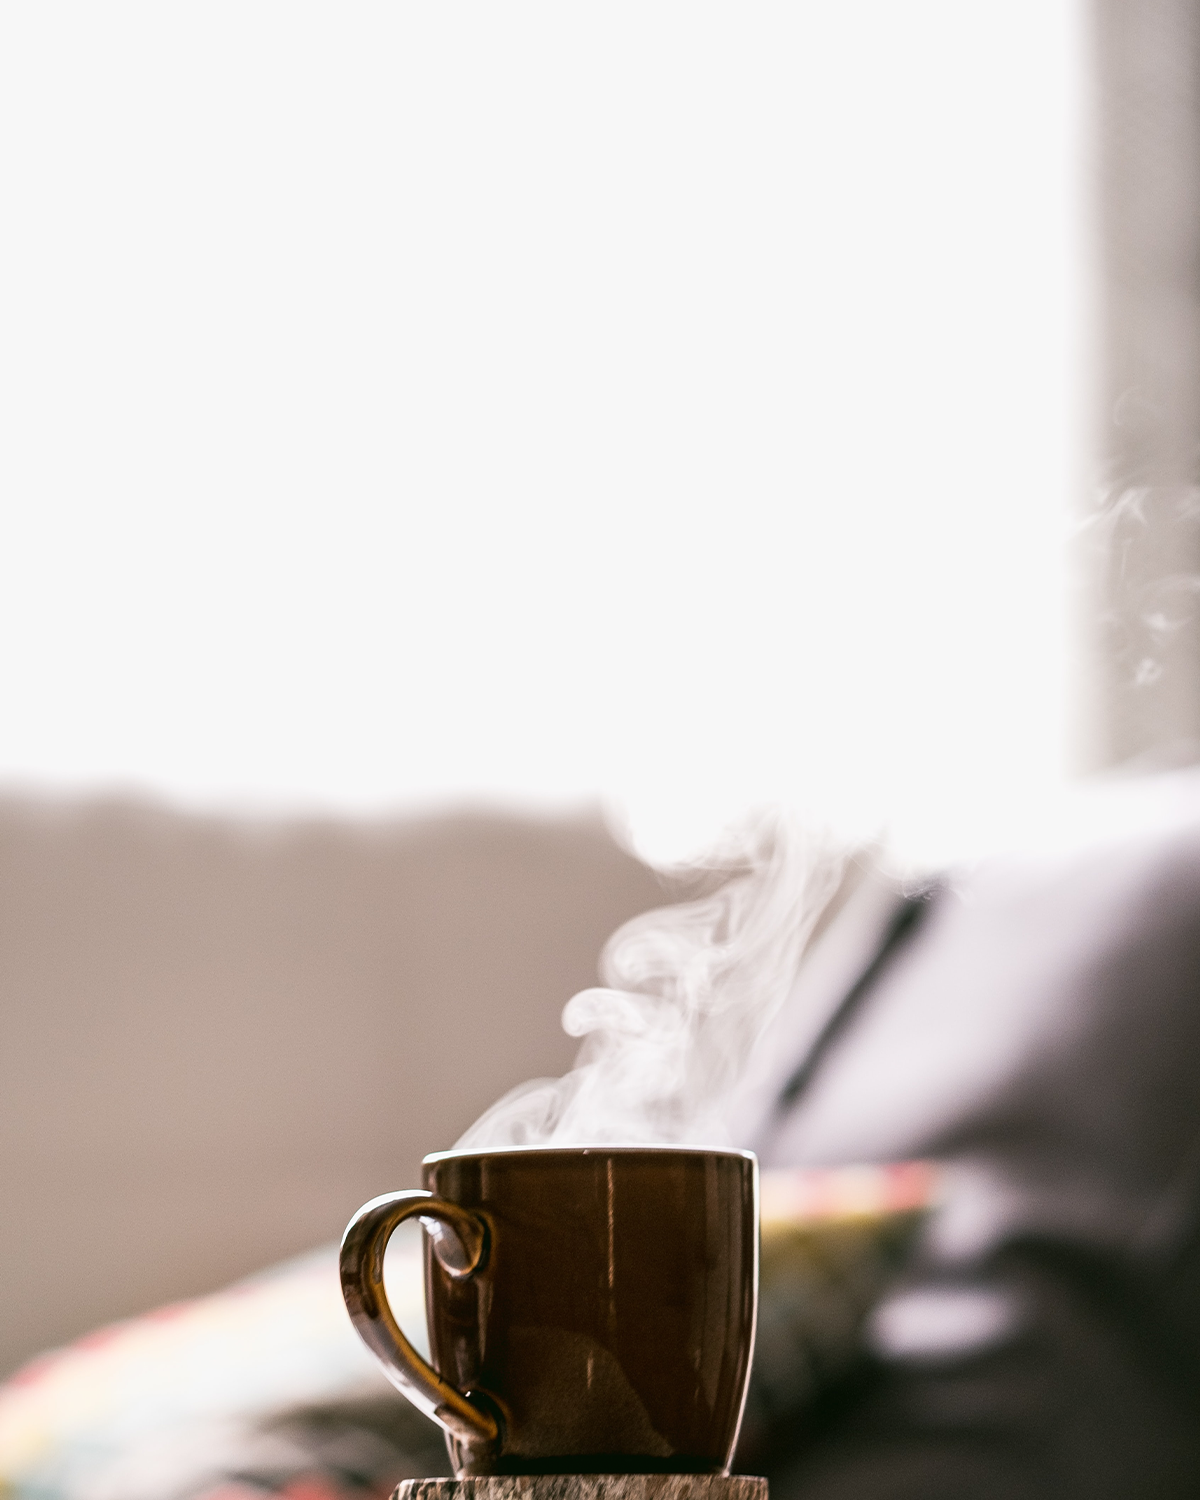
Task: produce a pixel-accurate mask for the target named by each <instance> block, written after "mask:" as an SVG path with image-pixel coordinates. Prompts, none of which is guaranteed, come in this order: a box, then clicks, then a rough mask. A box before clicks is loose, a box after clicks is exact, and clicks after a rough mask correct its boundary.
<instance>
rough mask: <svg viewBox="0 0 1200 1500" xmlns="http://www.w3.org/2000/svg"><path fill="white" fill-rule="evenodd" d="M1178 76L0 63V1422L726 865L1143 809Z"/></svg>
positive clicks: (267, 1234)
mask: <svg viewBox="0 0 1200 1500" xmlns="http://www.w3.org/2000/svg"><path fill="white" fill-rule="evenodd" d="M1195 33H1196V22H1195V20H1194V18H1193V17H1192V15H1191V13H1190V7H1188V6H1186V5H1184V4H1182V3H1180V0H1170V3H1168V0H1144V3H1141V4H1139V5H1137V6H1133V5H1129V4H1119V3H1116V0H1090V3H1086V0H1053V3H1047V0H1005V3H1003V4H1001V3H999V0H978V3H975V4H972V5H970V6H963V5H961V4H959V3H952V0H919V3H915V4H909V5H905V6H903V7H898V6H895V5H894V4H890V3H886V0H851V3H843V4H839V5H837V6H831V5H826V4H818V3H816V0H804V3H794V0H793V3H789V4H786V5H785V4H775V3H764V4H761V5H754V6H742V7H737V8H731V7H728V6H718V5H715V4H709V3H705V0H701V3H696V0H689V3H687V4H686V5H684V4H676V3H666V0H664V3H655V4H651V5H646V4H645V3H643V0H638V3H637V4H633V3H625V0H614V3H608V4H605V5H603V6H596V7H566V8H564V7H561V6H558V5H552V4H549V3H537V0H513V3H506V4H504V5H502V6H498V5H495V4H488V5H485V4H482V3H473V0H468V3H464V4H459V5H456V6H453V7H429V6H416V5H399V6H397V5H390V4H389V5H383V4H376V3H370V0H366V3H362V4H358V5H355V6H352V7H345V6H337V7H335V6H332V5H330V4H327V3H294V0H292V3H289V4H287V5H283V4H281V3H273V0H252V3H249V4H247V3H245V0H239V3H238V4H236V5H235V4H232V3H225V0H214V3H210V4H206V5H204V6H195V5H183V6H169V7H162V6H156V5H150V4H144V3H127V0H114V3H111V4H108V5H105V6H103V7H96V6H89V5H83V4H78V3H60V0H49V3H46V4H42V5H39V6H36V7H30V6H24V7H8V8H7V9H6V10H5V11H4V12H3V15H2V16H0V196H2V201H3V202H4V204H5V220H6V228H5V232H4V235H3V237H2V238H0V272H2V274H0V432H2V442H0V507H2V512H0V788H2V791H0V881H2V888H3V891H4V898H3V901H2V902H0V1028H2V1031H3V1038H4V1042H3V1048H2V1049H0V1167H2V1171H3V1180H4V1183H5V1189H4V1191H5V1204H6V1206H5V1211H4V1213H3V1215H0V1285H2V1286H4V1287H5V1289H6V1290H5V1293H4V1294H3V1295H4V1304H5V1305H4V1317H3V1320H2V1326H0V1374H3V1373H7V1372H8V1371H9V1370H11V1369H12V1368H14V1367H15V1366H16V1365H17V1364H18V1363H19V1361H20V1360H21V1359H23V1358H25V1357H27V1356H28V1355H30V1354H32V1353H34V1352H35V1351H36V1350H37V1349H39V1348H42V1347H44V1346H45V1345H47V1344H49V1343H52V1342H55V1341H59V1340H61V1339H64V1338H67V1337H70V1336H72V1335H75V1334H78V1333H80V1332H82V1331H83V1330H85V1329H86V1328H88V1327H91V1326H92V1325H94V1324H95V1323H97V1322H99V1321H101V1320H103V1319H106V1318H112V1317H116V1316H121V1315H126V1314H129V1313H132V1312H136V1311H138V1310H140V1309H141V1308H143V1307H146V1306H148V1305H151V1304H152V1303H153V1302H155V1301H161V1300H164V1299H167V1298H171V1297H179V1296H185V1295H191V1294H194V1293H197V1292H201V1291H205V1290H208V1289H211V1288H213V1287H216V1286H219V1285H220V1284H222V1282H224V1281H226V1280H228V1279H229V1278H230V1277H232V1276H234V1275H238V1274H242V1273H244V1272H246V1271H249V1270H252V1269H254V1268H255V1267H257V1266H260V1265H263V1264H265V1263H267V1262H268V1261H270V1260H272V1259H275V1258H278V1257H279V1256H281V1255H284V1254H288V1253H293V1252H296V1251H299V1250H303V1249H305V1248H306V1247H308V1246H310V1245H313V1244H317V1243H321V1242H323V1241H326V1240H329V1239H331V1238H333V1237H335V1236H336V1234H337V1233H338V1232H339V1231H340V1229H341V1227H342V1224H343V1223H344V1221H345V1219H346V1217H347V1216H348V1215H349V1213H350V1212H351V1211H352V1210H353V1209H354V1208H355V1207H356V1206H357V1204H358V1203H359V1202H360V1201H361V1200H362V1199H363V1198H365V1197H367V1196H369V1195H371V1194H373V1193H376V1192H381V1191H384V1190H386V1189H389V1188H392V1187H395V1186H399V1185H401V1183H402V1182H407V1181H410V1180H412V1174H413V1173H414V1172H415V1171H416V1163H417V1160H418V1159H419V1157H420V1155H421V1154H422V1152H423V1151H424V1150H427V1149H432V1148H437V1147H443V1146H446V1145H449V1144H450V1143H451V1142H452V1140H453V1139H454V1137H455V1136H456V1135H457V1134H458V1133H459V1132H460V1131H461V1130H462V1129H463V1128H465V1126H466V1125H467V1124H469V1123H470V1120H471V1119H472V1118H473V1117H474V1116H475V1115H476V1114H477V1113H478V1112H479V1110H480V1109H481V1108H482V1107H483V1106H484V1105H485V1104H487V1103H488V1102H489V1101H490V1100H491V1099H492V1098H493V1097H495V1095H496V1094H497V1093H499V1092H500V1091H501V1090H502V1089H503V1088H506V1087H508V1086H510V1085H512V1084H514V1083H516V1082H518V1081H519V1080H520V1079H522V1078H524V1077H526V1076H529V1075H530V1074H534V1073H538V1072H559V1071H562V1069H563V1068H565V1067H566V1066H567V1065H568V1064H569V1060H570V1056H571V1051H572V1049H573V1044H572V1043H570V1042H569V1041H568V1039H567V1038H565V1037H562V1036H561V1034H560V1033H559V1032H558V1030H557V1016H558V1011H559V1008H560V1007H561V1005H562V1002H563V1001H564V1000H565V999H566V998H567V997H568V996H569V994H570V993H571V992H572V991H573V990H574V989H577V988H580V987H581V986H583V985H585V984H587V983H588V982H589V981H590V979H591V978H592V976H593V974H594V968H595V959H596V953H597V952H598V950H599V947H600V944H601V942H602V941H603V939H604V937H605V936H606V935H607V933H608V932H610V931H611V930H612V928H613V927H614V926H616V925H617V923H619V922H620V921H622V920H623V919H624V918H625V917H627V916H629V915H632V914H633V913H634V912H637V911H639V910H643V909H645V908H647V907H649V906H651V905H653V904H655V903H656V902H658V901H660V900H662V899H663V888H662V886H661V884H660V883H659V882H658V881H657V880H656V878H655V875H654V873H653V870H652V869H651V868H650V867H649V866H650V865H653V864H655V863H661V862H663V861H670V860H673V859H676V858H679V857H682V856H684V855H686V854H688V853H689V852H691V851H693V850H694V849H696V848H697V847H698V846H699V845H700V844H701V843H702V842H703V841H704V839H705V838H706V837H708V836H709V835H710V834H711V833H712V831H713V830H714V829H715V828H717V827H718V826H720V824H721V823H722V822H723V821H724V820H725V819H726V818H727V817H729V816H730V815H731V814H733V813H736V812H737V811H738V810H739V809H741V808H744V807H747V806H750V805H753V804H755V803H759V802H761V801H763V800H765V799H780V800H783V801H786V802H788V803H791V804H794V805H797V806H799V807H800V808H802V809H803V810H804V811H805V812H806V813H807V814H808V815H810V816H812V817H813V818H815V819H818V820H822V821H826V822H828V823H830V824H832V825H833V826H834V827H835V828H837V829H839V830H841V831H844V832H846V833H848V834H851V835H854V836H864V835H870V834H880V835H882V836H884V837H886V838H887V839H888V840H890V842H891V844H892V846H893V847H894V848H895V849H897V850H898V851H899V853H900V855H901V856H902V858H903V859H905V860H906V861H908V862H910V863H911V864H914V865H926V866H927V865H930V864H933V863H936V862H938V861H940V860H943V859H946V858H950V857H954V856H957V855H961V854H962V853H964V852H969V851H970V850H973V849H975V848H979V847H984V846H987V845H988V844H989V843H990V842H993V841H994V840H995V839H997V838H1000V837H1003V836H1006V835H1007V833H1008V832H1009V831H1010V830H1011V828H1012V827H1013V826H1015V825H1016V824H1018V823H1021V822H1028V821H1029V820H1030V814H1031V810H1033V809H1036V808H1039V807H1041V806H1042V805H1043V804H1044V802H1045V800H1046V799H1048V798H1052V797H1053V796H1054V795H1056V793H1057V791H1058V790H1059V789H1060V788H1061V787H1062V786H1063V785H1064V784H1065V783H1066V781H1067V780H1068V779H1069V778H1070V777H1072V776H1074V775H1077V774H1078V773H1080V772H1081V771H1090V770H1097V769H1102V768H1105V767H1109V766H1113V765H1116V764H1118V763H1122V764H1124V763H1129V762H1131V761H1137V762H1138V763H1140V764H1144V765H1149V764H1166V763H1179V762H1180V761H1186V760H1190V759H1192V758H1194V755H1193V745H1194V741H1195V739H1196V737H1197V736H1198V735H1200V693H1198V692H1197V691H1196V684H1197V662H1198V660H1200V649H1198V643H1197V640H1196V630H1197V626H1196V624H1195V621H1194V618H1193V616H1194V609H1193V606H1194V599H1195V595H1196V588H1197V585H1196V578H1197V576H1198V575H1197V572H1196V571H1195V563H1194V557H1193V554H1194V553H1195V551H1196V547H1197V543H1198V542H1200V537H1198V536H1197V527H1198V526H1200V500H1198V499H1197V493H1198V492H1197V491H1196V490H1195V488H1194V486H1195V484H1196V481H1197V475H1196V473H1195V472H1194V471H1195V468H1196V461H1197V442H1196V436H1197V434H1196V425H1197V415H1196V413H1197V410H1198V409H1200V406H1198V403H1197V401H1196V399H1195V397H1196V394H1197V391H1196V387H1197V384H1198V383H1200V317H1198V315H1197V287H1198V286H1200V280H1198V278H1197V276H1196V251H1197V232H1196V201H1195V200H1196V194H1197V192H1198V191H1200V188H1198V187H1197V182H1200V178H1197V177H1196V174H1195V173H1194V172H1193V171H1192V167H1191V164H1192V162H1193V160H1194V153H1195V137H1196V134H1197V131H1198V130H1200V124H1198V123H1197V122H1198V120H1200V103H1198V101H1200V93H1198V90H1197V77H1196V72H1197V55H1198V52H1197V46H1196V35H1195ZM50 1288H53V1295H50V1291H49V1289H50Z"/></svg>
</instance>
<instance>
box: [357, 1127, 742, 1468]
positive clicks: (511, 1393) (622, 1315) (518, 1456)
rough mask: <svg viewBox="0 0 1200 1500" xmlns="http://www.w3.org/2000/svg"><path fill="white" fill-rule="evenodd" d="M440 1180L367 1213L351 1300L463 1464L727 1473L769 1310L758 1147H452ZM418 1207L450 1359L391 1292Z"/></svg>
mask: <svg viewBox="0 0 1200 1500" xmlns="http://www.w3.org/2000/svg"><path fill="white" fill-rule="evenodd" d="M423 1177H424V1181H425V1190H424V1191H422V1192H417V1191H412V1192H401V1193H389V1194H387V1195H386V1196H384V1197H382V1198H375V1199H373V1200H372V1201H371V1202H370V1203H368V1204H366V1205H365V1206H364V1207H363V1208H361V1209H360V1210H359V1211H358V1213H357V1214H356V1215H355V1216H354V1218H353V1219H352V1220H351V1222H350V1226H349V1228H348V1229H347V1230H346V1235H345V1239H344V1240H343V1242H342V1291H343V1293H344V1295H345V1298H346V1306H347V1307H348V1308H349V1310H350V1316H351V1318H352V1319H353V1321H354V1325H355V1327H356V1328H357V1329H358V1332H359V1334H360V1335H361V1336H362V1338H363V1340H364V1342H365V1343H366V1345H367V1347H368V1348H369V1349H370V1350H371V1351H372V1353H373V1354H374V1355H375V1357H376V1358H377V1359H378V1360H379V1362H380V1364H381V1365H382V1366H383V1370H384V1373H385V1374H386V1375H387V1377H388V1379H389V1380H391V1382H392V1383H393V1385H395V1386H397V1387H398V1388H399V1389H400V1390H401V1391H403V1392H404V1394H405V1395H406V1396H407V1397H408V1398H409V1400H410V1401H412V1402H413V1403H414V1404H415V1405H416V1406H418V1407H419V1408H420V1409H421V1410H422V1411H424V1412H425V1413H427V1414H428V1415H429V1416H431V1417H432V1418H433V1419H434V1420H435V1421H436V1422H439V1423H440V1424H441V1425H442V1427H444V1428H445V1430H446V1434H447V1442H448V1445H449V1448H450V1456H451V1460H452V1462H453V1464H454V1469H455V1473H457V1474H459V1475H464V1474H545V1473H576V1474H578V1473H702V1474H723V1473H727V1472H728V1470H729V1462H730V1458H731V1457H732V1454H733V1446H734V1443H735V1441H736V1439H737V1433H738V1426H739V1424H740V1422H741V1417H742V1407H743V1405H744V1403H745V1395H746V1382H747V1379H748V1376H749V1373H750V1357H751V1354H752V1351H753V1344H754V1320H755V1312H756V1307H757V1301H758V1171H757V1163H756V1162H755V1159H754V1157H753V1156H752V1155H751V1154H750V1153H749V1152H743V1151H708V1150H697V1149H692V1148H690V1147H671V1146H663V1147H657V1146H655V1147H649V1146H647V1147H643V1146H578V1147H553V1146H551V1147H518V1148H514V1149H512V1150H507V1151H446V1152H439V1153H438V1154H436V1155H433V1156H427V1157H426V1158H425V1162H424V1171H423ZM414 1216H415V1217H417V1218H420V1220H421V1221H422V1223H423V1225H424V1227H425V1229H426V1231H427V1237H426V1246H425V1307H426V1316H427V1319H428V1324H429V1343H430V1349H431V1351H432V1361H433V1362H432V1364H429V1363H427V1362H426V1361H425V1360H424V1359H422V1358H421V1356H420V1355H419V1354H418V1353H417V1352H416V1350H415V1349H414V1348H413V1347H412V1345H411V1344H410V1343H409V1342H408V1340H407V1339H406V1338H405V1337H404V1335H403V1333H401V1331H400V1329H399V1327H398V1325H397V1323H396V1320H395V1318H394V1317H393V1316H392V1312H391V1309H390V1308H389V1306H388V1302H387V1297H386V1295H385V1293H384V1288H383V1253H384V1249H385V1247H386V1245H387V1242H388V1239H389V1237H390V1235H391V1233H392V1231H393V1230H394V1229H395V1227H396V1226H397V1225H398V1224H399V1223H400V1222H401V1221H402V1220H404V1219H408V1218H412V1217H414Z"/></svg>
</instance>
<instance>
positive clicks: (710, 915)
mask: <svg viewBox="0 0 1200 1500" xmlns="http://www.w3.org/2000/svg"><path fill="white" fill-rule="evenodd" d="M845 861H846V853H845V851H844V849H843V850H839V849H838V848H837V847H836V846H835V843H834V841H833V840H832V839H831V838H830V837H828V836H826V835H821V834H816V833H814V832H813V831H812V830H809V829H806V828H804V827H803V826H802V825H800V824H799V823H798V822H797V821H796V820H795V819H794V818H792V817H790V816H789V815H787V814H785V813H783V812H780V811H771V812H767V813H759V814H756V815H755V816H754V817H752V818H750V819H748V820H747V821H746V822H745V823H743V824H742V825H740V826H739V827H738V828H736V829H735V830H732V831H731V832H730V833H729V834H727V835H726V837H725V838H724V839H723V840H722V841H721V843H720V844H719V845H718V846H717V847H716V848H715V849H713V850H712V851H711V853H710V854H709V855H708V856H707V857H706V858H705V859H704V860H703V861H701V862H700V863H699V864H698V865H697V866H694V867H691V868H690V869H689V870H688V871H687V872H686V873H687V875H688V876H690V878H691V879H693V880H695V881H696V882H697V883H699V884H700V885H701V886H702V888H703V894H701V895H700V896H699V897H698V898H696V899H694V900H691V901H687V902H683V903H680V904H678V905H674V906H667V907H664V908H662V909H661V910H657V911H652V912H647V913H645V914H644V915H642V916H638V917H634V918H633V920H632V921H630V922H627V923H626V924H625V925H624V926H623V927H621V928H619V929H618V930H617V931H616V932H615V933H614V934H613V936H612V937H611V938H610V939H609V941H608V943H607V944H606V946H605V949H604V952H603V954H602V956H601V961H600V976H601V978H602V980H603V981H604V987H603V988H598V989H588V990H583V991H581V992H580V993H579V994H578V995H576V996H575V997H574V998H573V999H572V1000H570V1001H568V1002H567V1005H566V1007H565V1008H564V1010H563V1029H564V1030H565V1031H566V1032H567V1033H568V1035H570V1036H578V1037H582V1038H583V1043H582V1046H581V1047H580V1049H579V1052H578V1054H577V1056H576V1060H575V1066H574V1067H573V1069H572V1070H571V1072H570V1073H568V1074H566V1075H565V1076H564V1077H562V1078H536V1079H533V1080H531V1081H530V1082H528V1083H524V1084H521V1085H520V1086H519V1087H518V1088H515V1089H513V1090H511V1091H510V1092H509V1093H507V1094H505V1095H504V1097H503V1098H502V1099H500V1100H499V1101H498V1102H497V1103H496V1104H494V1105H492V1107H491V1108H490V1109H489V1110H487V1111H486V1112H485V1113H484V1114H483V1115H482V1116H481V1117H480V1118H479V1119H478V1120H477V1121H476V1122H475V1124H474V1125H472V1126H471V1128H470V1129H469V1130H468V1131H467V1132H466V1134H465V1135H463V1136H462V1138H461V1139H460V1140H459V1141H458V1143H457V1144H458V1146H459V1147H466V1148H472V1149H502V1148H504V1147H507V1146H532V1145H564V1146H565V1145H582V1144H587V1143H597V1144H600V1143H610V1144H616V1143H625V1144H635V1143H645V1144H661V1145H670V1144H693V1145H709V1146H721V1145H728V1144H736V1143H733V1142H731V1141H730V1140H729V1127H728V1115H729V1108H730V1105H731V1103H732V1102H733V1099H734V1096H735V1092H736V1089H737V1086H738V1082H739V1080H740V1078H741V1076H742V1073H743V1070H744V1068H745V1065H746V1062H747V1059H748V1058H749V1056H750V1054H751V1052H752V1050H753V1048H754V1046H755V1043H756V1042H757V1041H758V1040H759V1038H760V1037H761V1035H762V1032H763V1030H764V1028H765V1027H766V1025H767V1023H768V1022H769V1021H770V1020H771V1018H772V1017H773V1016H774V1014H775V1013H776V1011H777V1010H778V1009H779V1007H780V1006H781V1005H782V1003H783V1001H784V1000H785V998H786V997H787V993H788V990H789V989H790V987H791V985H792V982H793V980H794V978H795V975H796V972H797V969H798V967H799V963H800V958H801V955H802V953H803V951H804V948H805V946H806V944H807V943H808V940H809V938H810V936H811V935H812V932H813V928H814V926H815V925H816V923H817V921H818V920H819V918H820V916H821V913H822V912H823V911H824V909H825V908H826V906H827V905H828V903H829V901H830V900H831V898H832V897H833V895H834V893H835V891H836V890H837V888H838V886H839V884H840V882H841V878H842V875H843V873H844V867H845ZM675 873H677V874H678V873H681V872H678V871H677V872H675Z"/></svg>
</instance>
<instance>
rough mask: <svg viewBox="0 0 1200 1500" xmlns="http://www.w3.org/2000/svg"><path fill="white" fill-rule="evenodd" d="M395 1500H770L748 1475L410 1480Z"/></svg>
mask: <svg viewBox="0 0 1200 1500" xmlns="http://www.w3.org/2000/svg"><path fill="white" fill-rule="evenodd" d="M392 1500H767V1481H766V1480H765V1479H752V1478H749V1477H748V1476H747V1475H744V1474H504V1475H497V1476H494V1477H491V1478H479V1479H406V1480H405V1481H404V1483H403V1484H400V1485H397V1487H396V1489H395V1490H394V1492H393V1494H392Z"/></svg>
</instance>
